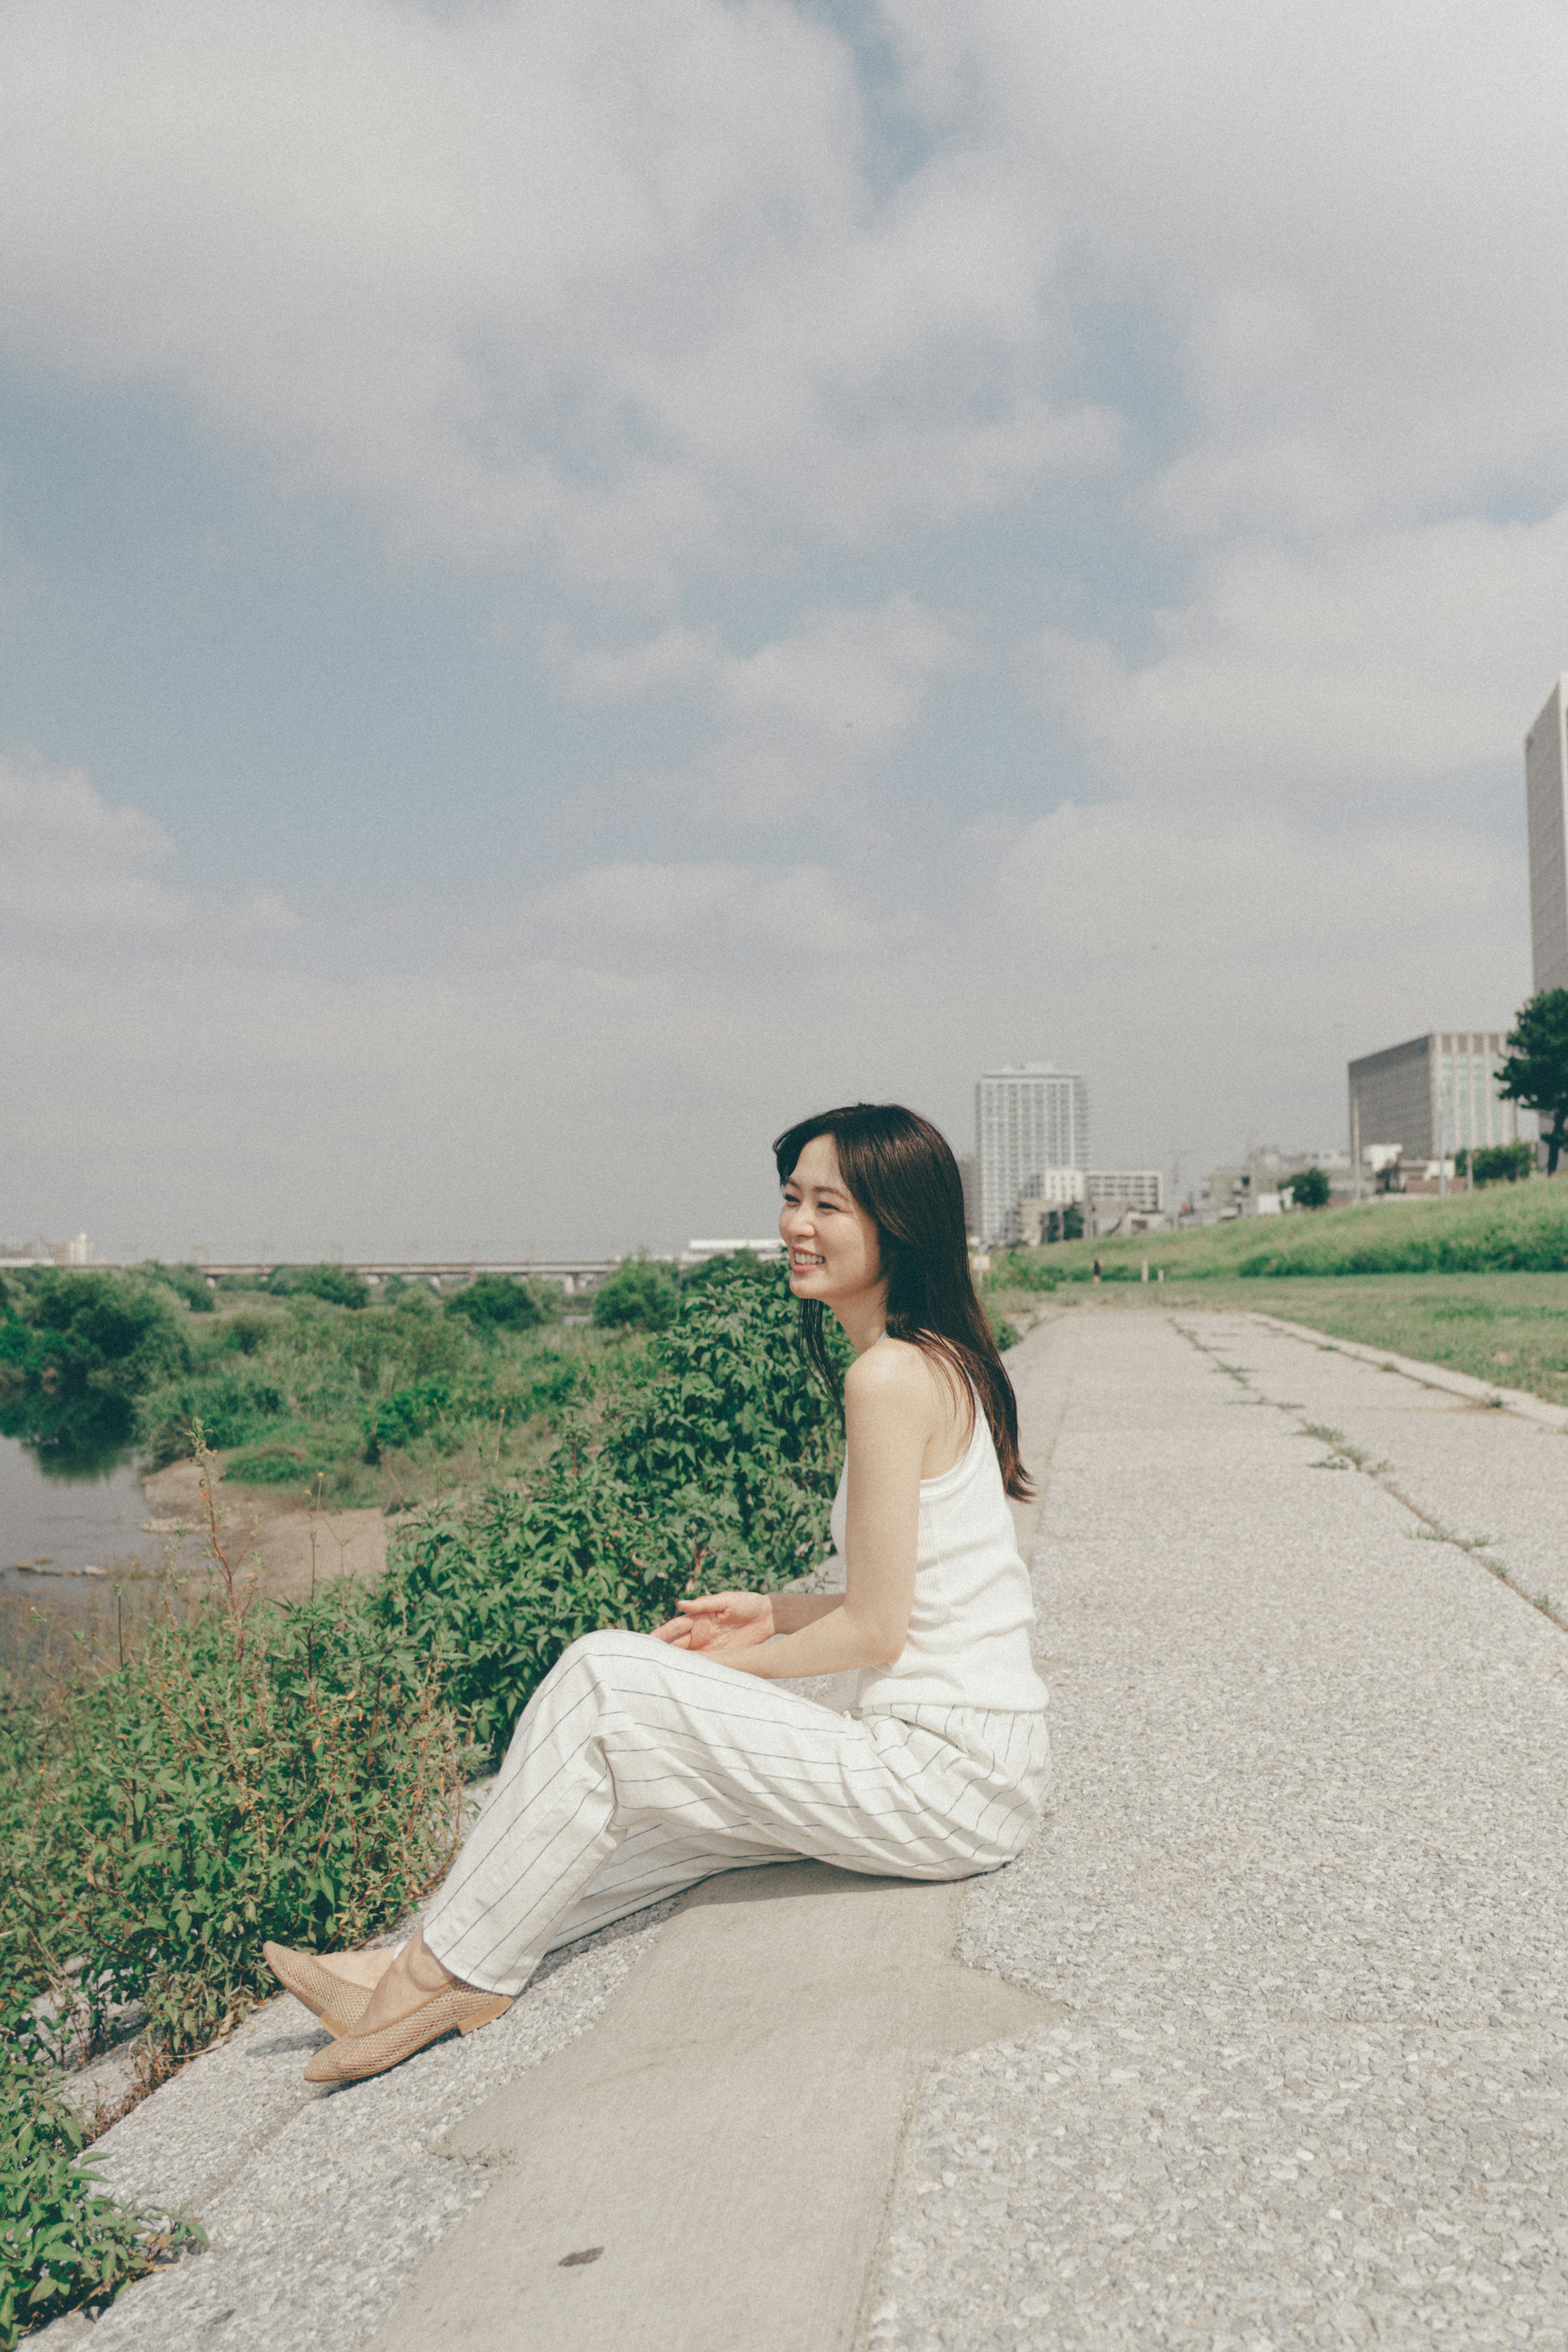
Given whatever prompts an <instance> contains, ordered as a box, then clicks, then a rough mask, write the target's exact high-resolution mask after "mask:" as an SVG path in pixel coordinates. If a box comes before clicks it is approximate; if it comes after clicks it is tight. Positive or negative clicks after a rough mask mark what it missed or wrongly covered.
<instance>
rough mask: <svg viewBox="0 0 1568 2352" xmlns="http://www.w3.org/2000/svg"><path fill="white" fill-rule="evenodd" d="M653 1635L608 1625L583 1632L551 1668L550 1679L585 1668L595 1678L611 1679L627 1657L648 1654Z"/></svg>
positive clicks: (563, 1676) (620, 1626)
mask: <svg viewBox="0 0 1568 2352" xmlns="http://www.w3.org/2000/svg"><path fill="white" fill-rule="evenodd" d="M652 1638H653V1637H652V1636H651V1635H650V1634H647V1633H628V1632H627V1631H626V1629H625V1627H624V1626H623V1625H606V1626H601V1628H600V1630H599V1631H598V1632H597V1633H580V1634H579V1635H578V1637H577V1639H576V1641H575V1642H572V1643H569V1644H568V1645H567V1647H566V1648H565V1649H564V1650H563V1651H562V1652H561V1654H560V1655H559V1658H558V1659H557V1660H556V1662H555V1664H554V1665H553V1666H552V1667H551V1668H550V1679H551V1680H554V1679H555V1678H556V1677H558V1676H559V1677H560V1678H561V1679H563V1680H564V1679H565V1678H566V1677H567V1676H568V1675H571V1674H574V1673H580V1672H584V1671H586V1672H587V1673H588V1674H589V1675H591V1676H592V1677H593V1679H594V1680H595V1681H605V1680H612V1679H613V1676H614V1674H615V1670H616V1668H617V1666H619V1665H620V1664H622V1662H623V1661H624V1660H625V1659H627V1658H636V1657H645V1656H646V1654H647V1652H648V1648H649V1645H650V1643H651V1642H652ZM654 1646H656V1647H657V1646H660V1645H657V1644H655V1645H654Z"/></svg>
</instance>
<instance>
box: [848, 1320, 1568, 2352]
mask: <svg viewBox="0 0 1568 2352" xmlns="http://www.w3.org/2000/svg"><path fill="white" fill-rule="evenodd" d="M1031 1355H1032V1362H1031V1363H1030V1365H1029V1367H1028V1370H1027V1371H1026V1373H1025V1387H1026V1391H1027V1394H1028V1397H1029V1400H1030V1408H1031V1415H1032V1414H1043V1415H1044V1416H1045V1417H1047V1418H1050V1417H1052V1416H1055V1415H1059V1416H1060V1427H1059V1433H1058V1436H1057V1440H1056V1444H1055V1450H1054V1456H1053V1460H1052V1465H1051V1484H1050V1490H1049V1494H1048V1496H1047V1500H1046V1507H1045V1512H1044V1517H1043V1520H1042V1530H1041V1532H1042V1544H1041V1549H1040V1552H1039V1555H1038V1588H1039V1596H1040V1613H1041V1633H1042V1646H1043V1648H1044V1650H1045V1651H1046V1653H1047V1654H1048V1657H1049V1660H1050V1664H1049V1665H1048V1667H1047V1673H1048V1677H1049V1679H1050V1681H1051V1686H1052V1693H1053V1707H1052V1713H1053V1739H1054V1743H1055V1746H1056V1750H1057V1756H1058V1765H1059V1782H1058V1790H1057V1810H1056V1814H1055V1818H1054V1821H1053V1822H1052V1824H1051V1827H1050V1828H1049V1830H1048V1831H1047V1832H1046V1833H1045V1834H1043V1835H1042V1836H1041V1837H1040V1839H1039V1840H1038V1841H1037V1842H1036V1843H1035V1845H1034V1846H1033V1848H1032V1849H1031V1850H1030V1853H1029V1854H1028V1855H1026V1856H1025V1858H1024V1859H1023V1860H1022V1861H1021V1862H1020V1863H1019V1864H1018V1865H1017V1866H1016V1867H1015V1868H1014V1869H1013V1870H1011V1871H1009V1872H1008V1873H1006V1874H1003V1875H1002V1876H1000V1877H998V1878H995V1879H991V1880H987V1881H983V1882H981V1883H980V1885H977V1888H976V1889H975V1891H974V1892H973V1893H972V1895H971V1896H970V1899H969V1903H968V1906H967V1911H966V1916H965V1923H964V1927H963V1930H962V1933H961V1936H960V1941H959V1951H960V1954H961V1955H962V1956H963V1957H966V1958H969V1959H971V1960H973V1961H975V1962H977V1964H979V1965H980V1966H982V1967H986V1968H989V1969H997V1970H999V1971H1000V1972H1002V1973H1003V1974H1005V1975H1007V1976H1009V1977H1012V1978H1014V1979H1017V1980H1018V1981H1019V1982H1022V1983H1025V1984H1028V1985H1031V1986H1034V1987H1036V1988H1038V1989H1039V1990H1040V1991H1042V1992H1044V1993H1046V1994H1048V1995H1050V1996H1051V1997H1052V1998H1054V1999H1059V2000H1064V2001H1065V2002H1066V2003H1067V2004H1068V2008H1069V2011H1070V2017H1069V2021H1068V2022H1067V2023H1066V2024H1065V2025H1064V2026H1062V2027H1060V2028H1057V2029H1055V2030H1054V2031H1052V2032H1049V2033H1047V2034H1045V2035H1042V2036H1036V2037H1033V2038H1032V2039H1030V2041H1028V2042H1022V2043H1019V2044H1016V2045H1014V2046H1012V2047H1010V2048H1008V2049H1004V2050H998V2051H986V2052H978V2053H974V2054H972V2055H970V2056H969V2057H967V2058H963V2059H959V2060H956V2061H950V2062H948V2063H945V2064H944V2065H942V2066H940V2067H939V2068H938V2069H937V2070H936V2074H934V2076H933V2078H932V2080H931V2081H930V2083H929V2084H928V2086H927V2088H926V2091H925V2095H924V2096H923V2098H922V2100H921V2102H920V2105H919V2109H918V2112H917V2115H916V2118H915V2127H914V2129H913V2131H912V2134H911V2137H910V2139H909V2142H908V2143H907V2145H906V2150H905V2158H904V2167H903V2171H902V2178H901V2181H900V2185H899V2189H898V2192H897V2197H896V2200H895V2205H894V2214H893V2218H892V2223H891V2231H890V2244H889V2252H888V2254H887V2257H886V2261H885V2263H884V2266H883V2275H882V2278H881V2280H880V2282H879V2284H878V2288H877V2290H876V2293H875V2297H874V2302H873V2324H872V2331H871V2342H872V2344H873V2346H877V2347H887V2352H892V2347H898V2352H926V2347H935V2346H938V2345H940V2346H944V2347H963V2352H989V2347H1003V2346H1006V2347H1015V2346H1039V2347H1048V2346H1049V2347H1052V2348H1053V2352H1054V2347H1078V2346H1082V2347H1105V2352H1110V2347H1118V2352H1119V2347H1129V2352H1130V2347H1134V2346H1136V2347H1146V2346H1149V2345H1166V2344H1170V2345H1193V2346H1202V2347H1204V2352H1211V2347H1212V2352H1228V2347H1247V2352H1254V2347H1263V2346H1269V2347H1287V2346H1289V2347H1297V2346H1301V2347H1306V2346H1314V2347H1315V2346H1320V2345H1321V2346H1328V2345H1333V2346H1362V2345H1365V2346H1369V2347H1370V2346H1374V2345H1375V2346H1378V2347H1406V2346H1408V2347H1416V2346H1421V2347H1428V2346H1430V2345H1432V2344H1434V2343H1437V2344H1449V2345H1457V2346H1458V2345H1462V2346H1466V2347H1470V2346H1482V2345H1493V2344H1496V2345H1499V2346H1503V2345H1515V2344H1530V2345H1542V2346H1553V2347H1557V2346H1561V2345H1563V2344H1564V2343H1565V2342H1568V2199H1565V2193H1564V2192H1565V2176H1564V2154H1565V2149H1564V2095H1565V2092H1568V1997H1565V1987H1568V1681H1565V1679H1564V1675H1565V1672H1568V1643H1565V1642H1564V1637H1563V1633H1561V1632H1560V1631H1559V1630H1558V1629H1557V1628H1556V1626H1555V1625H1553V1624H1552V1623H1551V1622H1548V1621H1547V1619H1546V1618H1545V1617H1543V1616H1542V1614H1541V1613H1540V1612H1538V1611H1537V1610H1535V1609H1533V1608H1532V1607H1531V1606H1530V1605H1529V1603H1528V1602H1527V1601H1525V1600H1524V1599H1522V1598H1521V1597H1520V1596H1519V1594H1518V1593H1516V1592H1515V1591H1512V1590H1511V1589H1510V1588H1509V1586H1508V1585H1506V1584H1505V1583H1504V1582H1502V1581H1501V1580H1500V1578H1499V1577H1498V1576H1496V1575H1490V1574H1488V1573H1487V1571H1486V1570H1485V1569H1484V1568H1483V1567H1482V1566H1481V1565H1480V1564H1479V1560H1478V1559H1477V1557H1476V1556H1475V1554H1474V1553H1472V1552H1470V1551H1467V1550H1465V1549H1459V1548H1458V1546H1457V1545H1456V1544H1454V1543H1452V1542H1448V1541H1443V1540H1439V1539H1437V1538H1438V1530H1439V1529H1440V1528H1450V1529H1452V1530H1453V1531H1454V1533H1456V1534H1458V1535H1463V1536H1477V1535H1481V1534H1484V1535H1486V1536H1487V1537H1488V1538H1490V1541H1489V1544H1488V1546H1487V1556H1488V1557H1489V1558H1490V1559H1493V1560H1495V1561H1496V1563H1497V1565H1498V1566H1499V1567H1500V1569H1503V1570H1508V1571H1510V1572H1511V1574H1513V1575H1514V1576H1515V1577H1517V1578H1518V1580H1520V1582H1521V1584H1523V1585H1524V1586H1525V1587H1526V1588H1527V1589H1530V1590H1531V1591H1533V1590H1534V1589H1536V1585H1537V1582H1538V1580H1544V1581H1545V1582H1546V1583H1548V1584H1550V1583H1551V1581H1552V1579H1553V1578H1556V1579H1557V1580H1559V1581H1560V1582H1561V1584H1562V1586H1563V1588H1564V1589H1565V1590H1568V1575H1565V1574H1564V1573H1563V1560H1564V1557H1565V1553H1568V1546H1565V1544H1564V1539H1563V1536H1564V1524H1565V1519H1568V1512H1565V1508H1564V1506H1565V1504H1568V1444H1564V1441H1563V1438H1562V1437H1561V1436H1560V1435H1558V1434H1556V1433H1550V1432H1548V1431H1546V1430H1544V1429H1542V1428H1541V1427H1540V1426H1539V1425H1536V1424H1532V1423H1526V1422H1523V1421H1521V1420H1518V1419H1515V1418H1514V1417H1513V1416H1511V1415H1510V1414H1509V1413H1507V1412H1488V1411H1485V1410H1478V1409H1476V1408H1474V1407H1471V1406H1469V1405H1467V1404H1465V1403H1462V1402H1458V1400H1456V1399H1455V1398H1453V1397H1452V1396H1448V1395H1445V1394H1443V1393H1441V1392H1439V1391H1433V1390H1429V1389H1426V1388H1423V1387H1420V1386H1418V1385H1417V1384H1416V1383H1415V1382H1414V1381H1410V1380H1407V1379H1404V1378H1401V1377H1400V1376H1398V1375H1396V1374H1390V1373H1385V1372H1382V1371H1379V1370H1375V1369H1373V1368H1372V1367H1370V1366H1367V1365H1364V1364H1363V1363H1360V1362H1357V1361H1354V1360H1351V1359H1349V1358H1347V1357H1345V1356H1344V1355H1343V1354H1342V1353H1340V1352H1338V1351H1337V1350H1332V1349H1327V1348H1321V1347H1320V1346H1319V1345H1317V1344H1314V1343H1313V1342H1312V1341H1302V1340H1300V1339H1290V1338H1287V1337H1284V1336H1282V1335H1280V1334H1278V1333H1275V1332H1271V1331H1268V1330H1266V1329H1264V1328H1262V1327H1261V1326H1260V1324H1258V1323H1257V1322H1255V1321H1253V1320H1251V1319H1250V1318H1221V1317H1218V1316H1194V1317H1192V1318H1190V1319H1189V1320H1188V1323H1187V1328H1186V1332H1185V1333H1184V1331H1183V1330H1182V1329H1181V1328H1176V1326H1175V1325H1174V1324H1173V1322H1171V1321H1168V1320H1166V1318H1163V1317H1156V1316H1155V1315H1153V1314H1148V1313H1137V1312H1133V1313H1128V1312H1125V1311H1124V1312H1119V1313H1118V1312H1115V1311H1108V1310H1107V1309H1106V1308H1103V1307H1099V1305H1098V1303H1096V1306H1095V1307H1094V1308H1092V1309H1091V1310H1089V1311H1080V1312H1077V1313H1071V1314H1069V1315H1068V1316H1066V1317H1064V1318H1062V1319H1061V1321H1060V1322H1058V1323H1057V1324H1055V1325H1053V1326H1052V1327H1051V1330H1050V1331H1049V1332H1048V1333H1047V1334H1045V1335H1043V1336H1042V1339H1041V1340H1040V1341H1038V1342H1036V1343H1034V1344H1033V1346H1032V1348H1031ZM1325 1432H1332V1433H1334V1434H1333V1435H1325V1434H1324V1433H1325ZM1358 1464H1359V1465H1362V1466H1358ZM1380 1465H1388V1466H1387V1467H1385V1468H1384V1467H1381V1466H1380ZM1397 1496H1405V1497H1406V1498H1407V1499H1406V1501H1401V1500H1399V1499H1397ZM1411 1505H1414V1506H1416V1507H1417V1508H1418V1509H1419V1510H1420V1511H1421V1512H1423V1513H1425V1514H1426V1516H1425V1517H1418V1516H1416V1509H1412V1508H1411V1507H1409V1506H1411Z"/></svg>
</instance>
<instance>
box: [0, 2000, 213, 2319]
mask: <svg viewBox="0 0 1568 2352" xmlns="http://www.w3.org/2000/svg"><path fill="white" fill-rule="evenodd" d="M31 2022H32V2021H31V2016H30V2014H29V2010H28V2007H27V2006H26V2004H22V2003H19V2002H18V2001H17V2000H16V1998H15V1996H12V1997H11V1998H10V1999H8V2000H7V1999H6V1998H5V1997H4V1996H0V2114H3V2115H4V2116H5V2124H4V2126H0V2352H13V2347H15V2345H16V2343H17V2342H18V2340H19V2339H20V2337H21V2336H22V2334H23V2332H24V2330H30V2329H32V2328H35V2327H43V2326H47V2323H48V2322H49V2321H50V2320H51V2319H57V2318H58V2317H59V2316H60V2315H62V2314H63V2313H65V2312H68V2311H74V2310H76V2309H77V2308H78V2306H79V2305H82V2304H84V2303H86V2304H103V2303H107V2302H109V2301H110V2299H111V2298H112V2297H113V2296H114V2295H115V2294H117V2293H118V2292H119V2290H120V2287H122V2286H124V2285H126V2284H129V2282H130V2281H131V2280H132V2279H135V2278H140V2277H141V2275H142V2274H143V2273H145V2272H147V2271H149V2270H151V2269H152V2266H153V2264H154V2263H156V2262H157V2261H158V2260H159V2259H160V2258H161V2256H162V2255H164V2254H166V2253H169V2252H174V2251H183V2250H184V2249H185V2248H187V2247H194V2246H197V2245H204V2244H205V2242H206V2241H205V2239H204V2236H203V2233H202V2231H200V2230H199V2229H198V2228H196V2227H195V2226H194V2225H193V2224H191V2223H188V2222H185V2221H183V2220H181V2219H179V2218H175V2219H173V2220H170V2219H169V2218H167V2217H165V2216H157V2215H152V2214H144V2213H141V2212H138V2211H135V2210H128V2209H127V2208H126V2207H124V2206H122V2205H118V2204H116V2203H115V2201H114V2200H113V2199H112V2198H110V2197H108V2196H106V2195H105V2194H104V2193H103V2191H102V2189H100V2188H99V2184H98V2180H97V2179H96V2177H95V2175H94V2174H93V2172H92V2170H91V2168H90V2166H89V2165H82V2164H79V2163H78V2158H79V2156H80V2153H81V2148H82V2142H83V2137H84V2135H83V2132H82V2127H81V2126H80V2124H79V2123H78V2121H77V2118H76V2117H75V2116H73V2115H72V2113H71V2112H70V2109H69V2108H68V2107H67V2106H64V2105H61V2103H60V2101H59V2100H58V2099H57V2097H56V2096H55V2095H54V2093H53V2091H52V2089H51V2087H50V2082H49V2076H48V2073H47V2069H46V2068H45V2066H43V2065H42V2064H40V2063H39V2062H38V2060H37V2058H36V2057H35V2056H33V2055H31V2054H30V2053H29V2052H28V2050H27V2047H26V2039H27V2034H28V2029H29V2027H30V2026H31Z"/></svg>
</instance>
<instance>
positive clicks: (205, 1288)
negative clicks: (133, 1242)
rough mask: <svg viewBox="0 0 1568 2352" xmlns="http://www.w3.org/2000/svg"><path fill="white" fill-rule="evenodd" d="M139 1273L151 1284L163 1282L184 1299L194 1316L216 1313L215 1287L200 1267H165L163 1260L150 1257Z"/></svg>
mask: <svg viewBox="0 0 1568 2352" xmlns="http://www.w3.org/2000/svg"><path fill="white" fill-rule="evenodd" d="M137 1271H138V1272H139V1273H141V1274H144V1275H145V1276H147V1278H148V1280H149V1281H150V1282H161V1283H162V1285H163V1286H164V1288H165V1289H166V1290H172V1292H173V1293H174V1296H175V1297H177V1298H183V1300H184V1302H185V1304H186V1306H187V1307H189V1308H190V1310H191V1312H192V1314H193V1315H211V1314H213V1313H214V1300H213V1286H212V1285H211V1283H210V1282H209V1281H208V1280H207V1277H206V1276H205V1275H204V1273H203V1272H202V1270H201V1268H200V1267H199V1266H194V1265H164V1264H163V1263H162V1259H160V1258H155V1257H150V1258H148V1259H147V1260H146V1261H145V1262H144V1263H143V1264H142V1265H141V1266H140V1267H139V1268H138V1269H137Z"/></svg>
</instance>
